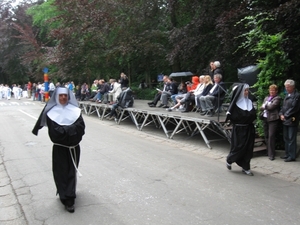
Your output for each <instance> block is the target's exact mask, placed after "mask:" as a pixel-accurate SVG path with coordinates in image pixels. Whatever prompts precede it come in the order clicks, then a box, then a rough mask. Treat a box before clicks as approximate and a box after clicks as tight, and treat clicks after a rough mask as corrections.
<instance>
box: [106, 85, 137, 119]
mask: <svg viewBox="0 0 300 225" xmlns="http://www.w3.org/2000/svg"><path fill="white" fill-rule="evenodd" d="M120 86H121V85H120ZM133 102H134V99H133V95H132V90H131V89H130V88H127V89H125V90H123V91H122V92H121V93H120V94H119V96H118V97H117V99H116V102H115V103H114V104H113V105H112V108H111V111H110V113H109V115H108V117H107V119H108V120H113V119H114V120H115V121H117V119H118V114H117V112H116V110H117V109H118V108H119V107H120V108H128V107H132V106H133Z"/></svg>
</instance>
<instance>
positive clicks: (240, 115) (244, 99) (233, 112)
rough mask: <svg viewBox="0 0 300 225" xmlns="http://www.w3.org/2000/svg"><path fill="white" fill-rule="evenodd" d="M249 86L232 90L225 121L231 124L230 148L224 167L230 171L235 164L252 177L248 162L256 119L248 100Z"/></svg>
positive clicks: (239, 86) (251, 152)
mask: <svg viewBox="0 0 300 225" xmlns="http://www.w3.org/2000/svg"><path fill="white" fill-rule="evenodd" d="M248 94H249V85H248V84H239V85H238V86H236V87H235V89H234V90H233V95H232V99H231V102H230V106H229V108H228V112H227V113H226V114H227V118H226V121H227V120H230V122H231V123H232V133H231V147H230V153H229V154H228V156H227V161H226V166H227V169H229V170H231V164H232V163H234V162H235V163H237V164H238V165H239V166H240V167H242V172H243V173H245V174H246V175H249V176H253V173H252V172H251V170H250V161H251V159H252V155H253V147H254V139H255V128H254V124H253V122H254V120H255V119H256V110H255V108H254V107H253V103H252V101H251V100H250V99H249V98H248Z"/></svg>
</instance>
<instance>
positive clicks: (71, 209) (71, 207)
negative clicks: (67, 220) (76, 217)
mask: <svg viewBox="0 0 300 225" xmlns="http://www.w3.org/2000/svg"><path fill="white" fill-rule="evenodd" d="M65 207H66V210H67V211H68V212H69V213H73V212H75V207H74V205H72V206H67V205H66V206H65Z"/></svg>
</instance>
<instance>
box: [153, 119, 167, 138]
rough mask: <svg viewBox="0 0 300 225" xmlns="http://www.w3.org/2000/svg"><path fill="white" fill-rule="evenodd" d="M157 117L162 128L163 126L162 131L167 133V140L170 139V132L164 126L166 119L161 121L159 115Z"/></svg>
mask: <svg viewBox="0 0 300 225" xmlns="http://www.w3.org/2000/svg"><path fill="white" fill-rule="evenodd" d="M156 117H157V119H158V120H159V122H160V126H161V127H162V129H163V130H164V132H165V134H166V136H167V138H170V137H169V135H168V130H167V128H166V126H165V124H164V121H165V119H161V118H160V116H159V115H157V116H156Z"/></svg>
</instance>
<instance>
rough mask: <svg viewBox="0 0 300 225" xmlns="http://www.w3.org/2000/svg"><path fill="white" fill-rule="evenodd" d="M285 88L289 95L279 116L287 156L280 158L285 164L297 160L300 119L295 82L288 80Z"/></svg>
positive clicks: (299, 105)
mask: <svg viewBox="0 0 300 225" xmlns="http://www.w3.org/2000/svg"><path fill="white" fill-rule="evenodd" d="M284 87H285V89H286V91H287V94H286V96H285V98H284V100H283V104H282V108H281V110H280V112H279V116H280V119H281V121H282V124H283V139H284V143H285V155H284V156H282V157H280V158H282V159H284V161H285V162H292V161H295V160H296V151H297V131H298V125H299V119H300V118H299V117H300V111H299V110H300V98H299V97H300V95H299V93H298V91H297V90H296V88H295V81H294V80H290V79H288V80H286V81H285V82H284Z"/></svg>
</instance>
